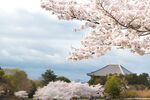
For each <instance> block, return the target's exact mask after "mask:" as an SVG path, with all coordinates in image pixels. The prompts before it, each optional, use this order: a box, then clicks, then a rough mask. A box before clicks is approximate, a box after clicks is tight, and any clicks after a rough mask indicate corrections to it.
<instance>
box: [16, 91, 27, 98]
mask: <svg viewBox="0 0 150 100" xmlns="http://www.w3.org/2000/svg"><path fill="white" fill-rule="evenodd" d="M14 95H15V96H16V97H19V98H28V93H27V92H26V91H18V92H15V93H14Z"/></svg>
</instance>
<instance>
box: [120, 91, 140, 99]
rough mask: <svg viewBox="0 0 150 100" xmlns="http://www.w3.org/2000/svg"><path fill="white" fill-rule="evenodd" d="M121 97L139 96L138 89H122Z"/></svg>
mask: <svg viewBox="0 0 150 100" xmlns="http://www.w3.org/2000/svg"><path fill="white" fill-rule="evenodd" d="M120 97H122V98H129V97H130V98H134V97H138V93H137V91H136V90H129V91H122V92H121V93H120Z"/></svg>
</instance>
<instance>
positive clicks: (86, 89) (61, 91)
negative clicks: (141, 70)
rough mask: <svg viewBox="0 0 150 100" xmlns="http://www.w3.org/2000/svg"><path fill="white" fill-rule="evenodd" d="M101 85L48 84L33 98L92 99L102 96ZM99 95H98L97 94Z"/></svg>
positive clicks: (57, 82) (58, 82)
mask: <svg viewBox="0 0 150 100" xmlns="http://www.w3.org/2000/svg"><path fill="white" fill-rule="evenodd" d="M102 91H103V88H102V86H101V85H96V86H94V87H93V86H89V85H88V84H87V83H75V82H71V83H66V82H63V81H56V82H50V83H49V84H48V85H47V86H44V87H43V88H39V89H38V90H37V91H36V93H35V95H34V97H35V98H36V99H63V100H70V99H71V98H73V97H92V96H94V97H95V96H100V95H102ZM97 93H99V94H97Z"/></svg>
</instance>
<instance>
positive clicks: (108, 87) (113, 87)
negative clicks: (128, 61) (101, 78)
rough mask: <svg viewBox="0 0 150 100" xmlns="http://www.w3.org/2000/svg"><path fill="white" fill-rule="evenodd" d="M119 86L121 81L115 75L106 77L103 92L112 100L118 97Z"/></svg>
mask: <svg viewBox="0 0 150 100" xmlns="http://www.w3.org/2000/svg"><path fill="white" fill-rule="evenodd" d="M121 85H122V84H121V80H120V78H119V77H118V76H117V75H112V76H107V81H106V84H105V86H104V87H105V90H104V92H105V93H107V94H109V95H110V96H111V97H113V98H114V97H117V96H119V95H120V90H121Z"/></svg>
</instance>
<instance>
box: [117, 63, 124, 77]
mask: <svg viewBox="0 0 150 100" xmlns="http://www.w3.org/2000/svg"><path fill="white" fill-rule="evenodd" d="M118 67H119V69H120V71H121V73H122V74H123V75H124V72H123V70H122V67H121V65H118Z"/></svg>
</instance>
